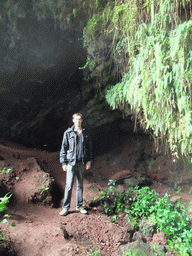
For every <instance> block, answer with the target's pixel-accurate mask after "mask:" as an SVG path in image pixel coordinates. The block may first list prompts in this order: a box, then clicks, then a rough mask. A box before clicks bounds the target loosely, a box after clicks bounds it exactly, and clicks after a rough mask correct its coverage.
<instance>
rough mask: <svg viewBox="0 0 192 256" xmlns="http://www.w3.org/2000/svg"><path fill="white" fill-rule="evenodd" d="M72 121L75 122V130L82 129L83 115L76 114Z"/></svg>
mask: <svg viewBox="0 0 192 256" xmlns="http://www.w3.org/2000/svg"><path fill="white" fill-rule="evenodd" d="M72 121H73V124H74V127H75V129H81V128H82V123H83V115H82V114H80V113H75V114H74V115H73V116H72Z"/></svg>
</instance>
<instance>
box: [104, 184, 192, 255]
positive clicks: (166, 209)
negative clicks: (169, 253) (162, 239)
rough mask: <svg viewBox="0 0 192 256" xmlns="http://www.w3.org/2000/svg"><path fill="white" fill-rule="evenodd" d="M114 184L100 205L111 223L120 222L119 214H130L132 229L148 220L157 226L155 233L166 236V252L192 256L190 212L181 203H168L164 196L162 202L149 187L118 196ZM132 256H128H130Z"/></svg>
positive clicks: (110, 186)
mask: <svg viewBox="0 0 192 256" xmlns="http://www.w3.org/2000/svg"><path fill="white" fill-rule="evenodd" d="M114 184H115V181H110V182H109V188H108V189H107V190H105V191H102V192H101V194H100V195H101V203H102V205H103V207H104V209H105V212H106V214H108V215H111V216H112V217H111V220H112V221H117V219H118V216H117V214H118V213H119V212H120V211H122V212H125V213H127V218H128V221H129V222H130V223H132V226H133V227H136V226H137V221H139V220H140V219H141V218H148V219H149V221H150V222H151V223H153V225H154V226H155V231H157V232H160V231H164V232H165V233H166V234H167V237H168V239H167V243H168V246H167V248H172V249H174V250H175V251H178V252H179V253H181V255H191V254H192V248H191V244H192V226H191V220H190V217H189V216H188V213H187V208H186V207H185V206H184V205H183V204H182V203H181V202H180V201H176V202H172V201H170V200H169V197H170V195H168V194H167V193H165V196H164V197H162V198H159V197H157V196H158V194H157V192H155V191H153V190H150V189H149V187H142V188H140V189H139V187H135V188H129V189H128V191H127V192H126V193H125V194H124V193H118V192H117V191H116V188H115V185H114ZM127 255H129V254H127Z"/></svg>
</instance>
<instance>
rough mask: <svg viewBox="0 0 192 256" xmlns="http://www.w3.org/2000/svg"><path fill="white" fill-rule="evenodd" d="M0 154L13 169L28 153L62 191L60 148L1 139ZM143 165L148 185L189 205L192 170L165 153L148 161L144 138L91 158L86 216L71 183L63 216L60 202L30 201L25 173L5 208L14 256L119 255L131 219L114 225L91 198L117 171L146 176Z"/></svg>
mask: <svg viewBox="0 0 192 256" xmlns="http://www.w3.org/2000/svg"><path fill="white" fill-rule="evenodd" d="M0 156H1V158H2V161H3V163H4V164H5V166H6V168H11V166H12V165H13V164H15V163H17V161H22V163H23V164H24V163H25V161H26V162H27V161H28V159H29V158H30V157H34V158H35V159H36V160H37V162H38V164H39V166H40V167H41V168H42V169H43V170H44V171H45V172H47V173H49V174H50V175H51V176H52V177H54V179H55V181H56V182H57V184H58V187H59V188H60V191H61V192H62V195H63V191H64V187H65V173H64V172H63V171H62V168H61V165H60V163H59V152H55V153H49V152H46V151H42V150H36V149H28V148H24V147H22V146H19V145H16V144H14V143H10V142H8V141H4V142H2V143H1V144H0ZM146 166H147V167H146ZM146 168H147V175H148V177H149V178H150V179H151V180H152V181H153V183H152V185H151V188H153V189H155V190H156V191H157V192H158V193H159V195H160V196H163V195H164V194H165V193H166V192H167V193H168V194H170V195H171V196H175V195H176V196H178V197H179V198H181V199H182V201H183V202H184V203H185V204H186V205H188V203H189V202H190V200H191V199H192V196H191V194H190V193H189V191H190V188H191V184H190V181H191V173H190V169H189V168H188V167H187V168H183V167H182V172H181V167H179V166H176V165H174V163H173V161H172V159H169V158H168V157H165V156H159V157H157V158H156V159H155V160H154V159H153V160H151V144H150V141H149V140H148V138H146V137H142V136H137V137H136V136H130V137H129V136H128V137H127V138H125V139H123V140H122V141H119V142H117V143H114V145H113V147H112V148H111V149H109V150H108V152H105V153H103V154H102V155H100V156H97V157H96V158H95V160H94V165H93V166H92V168H91V170H90V171H88V172H87V173H86V176H85V180H84V198H85V207H87V209H88V214H86V215H83V214H81V213H78V212H77V211H76V210H75V186H74V189H73V194H72V203H71V208H70V211H69V214H68V215H67V216H65V217H63V216H60V215H59V212H60V211H61V202H60V206H59V207H51V206H49V205H42V204H33V203H29V202H28V201H27V196H28V195H27V193H25V191H30V184H31V183H30V182H28V180H27V177H28V176H27V175H26V179H25V178H24V177H25V176H23V179H22V187H21V186H20V188H18V189H20V190H22V191H23V196H22V198H17V200H16V199H15V200H13V201H12V203H11V204H10V206H9V208H8V210H7V211H6V213H7V214H10V215H11V217H10V221H9V222H13V221H14V222H15V224H16V226H15V227H12V226H11V225H9V227H8V229H7V231H8V235H9V237H10V239H11V241H12V243H13V248H14V250H15V251H16V252H17V254H16V255H19V256H26V255H30V256H33V255H34V256H35V255H36V256H49V255H50V256H57V255H60V256H61V255H67V256H73V255H92V253H93V252H96V250H100V252H99V253H98V254H97V255H103V256H104V255H105V256H107V255H109V256H111V255H113V256H115V255H120V252H119V248H120V246H121V245H123V244H124V243H125V242H128V241H129V236H128V235H127V232H126V229H125V227H126V226H127V227H129V223H127V222H126V223H125V222H124V220H123V219H119V225H116V224H114V223H112V222H111V221H110V220H109V219H108V218H107V216H105V215H104V214H103V213H102V212H100V211H99V207H97V206H95V207H92V208H91V207H89V205H90V204H89V202H90V201H91V200H93V199H94V197H96V196H98V195H99V191H101V190H105V189H106V188H107V184H108V181H109V179H110V178H111V177H112V176H113V175H115V174H116V173H117V172H119V171H124V170H129V171H130V172H134V173H135V174H141V175H144V172H146ZM16 169H17V168H16ZM17 171H18V172H19V165H18V170H15V172H16V173H17ZM30 171H32V170H30ZM16 175H17V174H16ZM181 177H182V179H181ZM17 184H19V182H17V181H15V184H14V186H15V188H16V187H17ZM173 184H174V186H177V188H176V189H177V192H178V191H179V190H180V189H181V191H180V193H177V194H176V190H174V186H173ZM74 185H75V184H74ZM18 186H19V185H18ZM20 192H21V191H20ZM25 196H26V198H25ZM58 197H59V195H58ZM25 199H26V200H25ZM1 228H3V225H1ZM129 228H130V227H129ZM10 255H11V254H10Z"/></svg>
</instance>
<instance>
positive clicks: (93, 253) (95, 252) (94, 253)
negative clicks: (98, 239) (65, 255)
mask: <svg viewBox="0 0 192 256" xmlns="http://www.w3.org/2000/svg"><path fill="white" fill-rule="evenodd" d="M99 252H100V250H95V251H94V252H92V254H91V255H97V254H98V253H99Z"/></svg>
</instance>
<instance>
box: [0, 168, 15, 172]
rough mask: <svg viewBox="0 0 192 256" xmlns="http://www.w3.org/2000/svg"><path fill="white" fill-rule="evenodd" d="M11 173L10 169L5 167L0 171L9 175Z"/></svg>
mask: <svg viewBox="0 0 192 256" xmlns="http://www.w3.org/2000/svg"><path fill="white" fill-rule="evenodd" d="M12 171H13V169H12V168H9V169H6V167H4V168H3V170H0V173H10V172H12Z"/></svg>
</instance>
